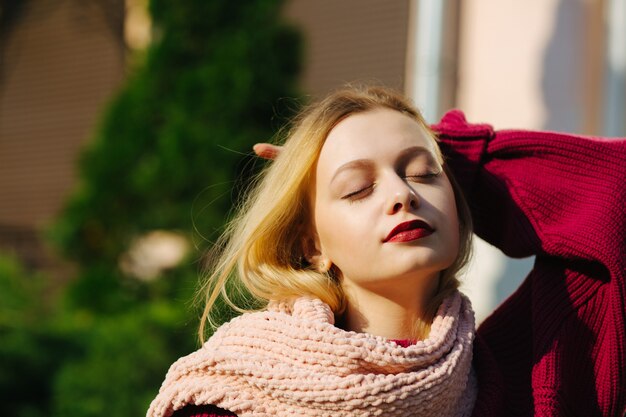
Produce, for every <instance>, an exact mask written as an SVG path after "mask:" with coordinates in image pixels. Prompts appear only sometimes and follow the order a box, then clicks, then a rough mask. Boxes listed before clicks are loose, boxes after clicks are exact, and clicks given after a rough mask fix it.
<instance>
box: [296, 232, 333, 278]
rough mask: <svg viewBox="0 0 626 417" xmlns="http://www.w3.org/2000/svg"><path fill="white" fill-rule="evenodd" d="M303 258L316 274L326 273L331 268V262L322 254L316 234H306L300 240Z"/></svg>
mask: <svg viewBox="0 0 626 417" xmlns="http://www.w3.org/2000/svg"><path fill="white" fill-rule="evenodd" d="M302 251H303V252H304V258H305V259H306V260H307V262H308V263H309V264H311V265H312V266H313V267H314V268H315V269H316V270H317V271H318V272H320V273H326V272H328V271H329V270H330V268H331V267H332V265H333V264H332V262H331V260H330V259H328V257H327V256H325V255H324V254H323V251H322V249H321V245H320V241H319V238H318V236H317V233H307V234H306V236H305V237H304V238H303V239H302Z"/></svg>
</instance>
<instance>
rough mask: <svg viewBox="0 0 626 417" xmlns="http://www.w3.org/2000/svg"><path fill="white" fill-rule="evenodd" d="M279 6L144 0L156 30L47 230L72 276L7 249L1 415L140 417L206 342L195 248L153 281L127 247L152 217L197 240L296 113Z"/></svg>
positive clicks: (218, 223) (213, 229) (1, 303)
mask: <svg viewBox="0 0 626 417" xmlns="http://www.w3.org/2000/svg"><path fill="white" fill-rule="evenodd" d="M281 3H282V2H281V1H279V0H250V1H245V2H233V1H230V0H211V1H205V0H189V1H185V2H170V1H164V0H153V1H152V2H151V3H150V12H151V14H152V17H153V24H154V26H155V30H154V33H155V40H154V42H153V44H152V45H151V46H150V47H149V48H148V50H147V51H145V53H144V54H143V56H142V62H141V64H140V65H138V66H137V67H136V68H134V69H133V72H132V74H130V75H129V77H128V80H127V82H126V83H125V85H124V86H123V88H122V89H121V90H120V92H119V93H118V94H117V95H116V97H114V98H113V100H112V101H111V103H110V104H109V105H108V106H107V108H106V109H105V111H104V113H103V116H102V119H101V121H100V125H99V127H98V129H97V131H96V132H95V134H94V137H93V140H92V141H91V142H90V144H89V145H88V147H87V149H86V150H85V152H84V153H83V155H82V157H81V160H80V166H79V172H80V185H79V187H78V189H77V190H76V191H75V193H73V195H72V196H71V197H70V199H69V200H68V202H67V204H66V206H65V208H64V210H63V212H62V213H61V215H60V217H59V218H58V220H57V221H56V222H55V224H54V225H53V227H52V228H51V232H50V235H49V237H50V238H51V239H52V240H53V242H55V243H56V245H57V246H58V248H59V249H60V250H61V251H62V252H63V253H64V254H65V255H66V256H67V257H68V258H69V259H70V260H71V261H73V262H74V263H75V264H76V265H77V266H78V272H77V277H76V278H75V279H74V280H73V281H72V282H71V284H70V285H69V286H68V287H67V288H65V289H64V291H63V292H61V293H60V294H59V296H58V297H52V296H50V294H49V291H48V290H47V289H46V286H45V285H44V283H45V282H46V280H45V277H39V276H33V275H32V274H28V273H27V272H25V271H23V270H22V269H20V268H19V266H18V265H17V264H16V263H15V262H13V261H11V260H6V259H3V258H0V340H1V341H2V342H1V343H0V369H1V374H0V390H2V393H3V397H5V398H6V399H5V400H4V401H3V404H0V415H3V416H4V415H7V416H8V415H10V416H18V417H30V416H35V415H37V416H40V415H51V416H72V417H91V416H94V417H95V416H104V415H106V416H110V415H115V416H120V417H123V416H136V415H143V414H144V413H145V411H146V409H147V407H148V405H149V402H150V400H151V399H152V398H154V396H155V395H156V393H157V390H158V387H159V384H160V383H161V381H162V380H163V377H164V375H165V372H166V370H167V368H168V367H169V365H170V364H171V363H172V362H173V361H174V360H175V359H177V358H178V357H180V356H182V355H184V354H187V353H189V352H190V351H192V350H193V349H195V348H196V347H197V346H196V339H195V333H196V327H197V324H198V323H197V319H196V318H195V317H197V313H198V312H197V311H194V310H193V309H192V308H191V307H190V300H191V299H192V296H193V294H194V291H195V289H196V288H197V281H198V275H199V269H200V268H199V267H198V265H199V263H197V262H196V261H195V260H197V259H201V254H200V253H199V251H198V252H197V253H192V254H191V255H188V256H187V258H186V259H185V260H183V262H182V263H181V264H180V265H179V266H178V267H174V268H170V269H168V270H164V271H163V272H162V273H161V274H160V276H158V277H156V278H154V277H153V278H151V279H147V278H144V279H137V278H134V277H132V276H127V275H126V273H125V272H124V271H126V270H122V269H121V267H120V260H121V259H122V258H123V257H124V256H125V254H128V251H129V248H130V247H131V245H132V242H134V241H135V239H136V238H138V237H141V236H144V235H146V234H147V233H149V232H152V231H155V230H165V231H170V232H176V233H179V234H183V235H186V236H187V237H188V239H189V240H193V239H192V238H191V237H190V235H192V231H194V230H196V231H197V233H199V234H200V235H202V236H204V237H207V238H214V237H216V233H218V232H219V231H220V230H221V229H222V228H223V226H224V222H225V219H226V217H227V213H228V210H229V208H230V207H231V205H232V203H233V200H236V199H237V189H236V188H235V189H233V184H235V182H234V179H235V178H239V181H241V182H243V183H245V179H246V178H247V177H248V175H250V167H249V165H250V164H251V162H252V161H253V158H252V157H251V156H250V150H251V146H252V144H253V143H255V142H258V141H260V140H265V139H267V138H269V137H270V136H271V135H272V133H273V130H274V128H276V127H278V126H279V125H281V124H283V122H284V120H283V119H281V117H288V116H289V112H288V110H287V109H285V108H282V106H283V105H284V103H285V102H286V101H285V100H283V99H284V98H286V97H293V96H294V91H295V90H294V86H295V80H296V75H297V72H298V62H299V48H298V45H299V37H298V34H297V32H296V31H294V30H293V29H291V28H289V27H288V26H285V25H284V24H282V23H280V19H279V12H280V6H281ZM277 119H278V120H277ZM46 298H47V299H49V301H50V302H49V303H43V304H42V303H41V300H42V299H46Z"/></svg>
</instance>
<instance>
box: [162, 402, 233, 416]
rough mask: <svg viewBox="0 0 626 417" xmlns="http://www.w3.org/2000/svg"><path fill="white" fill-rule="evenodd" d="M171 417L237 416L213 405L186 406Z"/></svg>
mask: <svg viewBox="0 0 626 417" xmlns="http://www.w3.org/2000/svg"><path fill="white" fill-rule="evenodd" d="M172 417H237V414H235V413H233V412H230V411H228V410H224V409H222V408H219V407H216V406H214V405H187V406H185V407H183V408H181V409H180V410H176V411H175V412H174V414H172Z"/></svg>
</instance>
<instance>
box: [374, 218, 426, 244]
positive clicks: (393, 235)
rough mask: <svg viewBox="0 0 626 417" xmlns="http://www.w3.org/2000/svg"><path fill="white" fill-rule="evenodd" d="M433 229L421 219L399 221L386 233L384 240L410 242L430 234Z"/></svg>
mask: <svg viewBox="0 0 626 417" xmlns="http://www.w3.org/2000/svg"><path fill="white" fill-rule="evenodd" d="M434 231H435V230H434V229H433V228H432V227H431V226H430V225H429V224H428V223H426V222H425V221H423V220H411V221H408V222H404V223H400V224H399V225H397V226H396V227H394V228H393V230H392V231H391V232H389V234H388V235H387V237H386V238H385V240H384V242H410V241H412V240H417V239H421V238H423V237H426V236H429V235H431V234H432V233H433V232H434Z"/></svg>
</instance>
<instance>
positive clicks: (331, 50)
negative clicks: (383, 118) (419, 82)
mask: <svg viewBox="0 0 626 417" xmlns="http://www.w3.org/2000/svg"><path fill="white" fill-rule="evenodd" d="M408 9H409V0H397V1H392V2H384V1H378V0H342V1H336V0H315V1H311V0H291V1H289V2H288V3H287V7H286V10H285V16H286V17H287V19H288V20H290V21H292V22H293V23H295V24H297V25H298V26H299V27H300V29H301V30H302V31H303V34H304V37H305V55H304V74H303V77H302V85H303V88H304V90H305V92H306V93H308V94H312V95H314V96H320V95H324V94H326V93H327V92H328V91H330V90H332V89H335V88H337V87H339V86H341V85H342V84H344V83H346V82H350V81H355V80H356V81H373V82H379V83H382V84H384V85H388V86H392V87H395V88H397V89H400V90H402V89H403V88H404V75H405V55H406V47H407V34H408Z"/></svg>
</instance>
